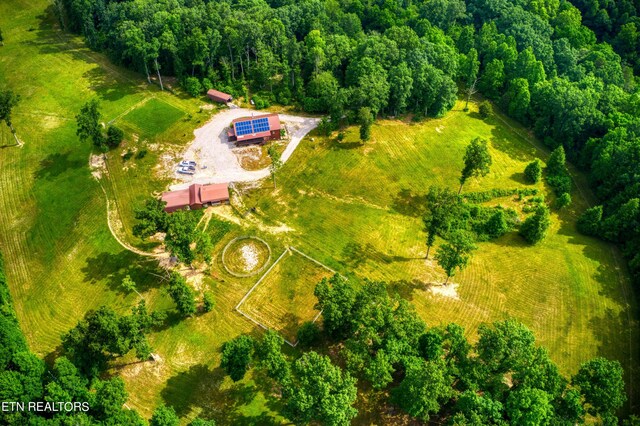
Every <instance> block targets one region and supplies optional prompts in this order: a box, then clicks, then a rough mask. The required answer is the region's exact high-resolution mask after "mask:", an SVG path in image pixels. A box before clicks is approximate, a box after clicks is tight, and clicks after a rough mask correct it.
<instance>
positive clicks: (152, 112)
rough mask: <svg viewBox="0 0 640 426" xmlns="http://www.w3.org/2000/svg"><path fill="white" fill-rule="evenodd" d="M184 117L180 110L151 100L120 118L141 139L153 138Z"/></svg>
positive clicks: (154, 99) (153, 99) (157, 100)
mask: <svg viewBox="0 0 640 426" xmlns="http://www.w3.org/2000/svg"><path fill="white" fill-rule="evenodd" d="M184 115H185V113H184V112H183V111H181V110H180V109H178V108H176V107H174V106H171V105H169V104H168V103H166V102H163V101H161V100H159V99H156V98H152V99H149V100H148V101H147V102H145V103H144V105H140V106H139V107H137V108H135V109H133V110H131V112H129V113H127V114H126V115H125V116H124V117H122V122H124V123H125V126H127V125H128V126H130V127H132V128H133V130H134V131H138V132H140V133H141V136H142V137H145V138H153V137H155V136H157V135H159V134H161V133H162V132H164V131H166V130H167V129H168V128H170V127H171V125H172V124H174V123H175V122H176V121H177V120H179V119H180V118H182V117H183V116H184Z"/></svg>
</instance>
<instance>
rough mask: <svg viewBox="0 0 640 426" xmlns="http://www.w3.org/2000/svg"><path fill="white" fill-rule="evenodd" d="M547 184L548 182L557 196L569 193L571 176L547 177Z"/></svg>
mask: <svg viewBox="0 0 640 426" xmlns="http://www.w3.org/2000/svg"><path fill="white" fill-rule="evenodd" d="M547 182H549V185H550V186H551V187H552V188H553V191H554V192H555V193H556V195H558V196H559V195H562V194H564V193H565V192H571V176H569V175H568V174H559V175H555V176H549V177H548V178H547Z"/></svg>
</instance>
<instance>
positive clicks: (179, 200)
mask: <svg viewBox="0 0 640 426" xmlns="http://www.w3.org/2000/svg"><path fill="white" fill-rule="evenodd" d="M162 201H164V202H165V203H166V205H165V207H164V211H166V212H167V213H173V212H175V211H176V210H183V209H186V210H197V209H201V208H202V207H203V206H204V205H208V204H222V203H224V202H227V201H229V185H228V184H226V183H216V184H211V185H200V184H199V183H194V184H193V185H191V186H189V187H188V188H185V189H180V190H178V191H170V192H164V193H163V194H162Z"/></svg>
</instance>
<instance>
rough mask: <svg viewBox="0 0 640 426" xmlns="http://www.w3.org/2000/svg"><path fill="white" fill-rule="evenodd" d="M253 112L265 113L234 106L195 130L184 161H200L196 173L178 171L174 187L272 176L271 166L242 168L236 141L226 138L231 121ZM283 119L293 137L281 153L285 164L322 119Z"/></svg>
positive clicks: (244, 180)
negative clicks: (234, 142) (258, 168)
mask: <svg viewBox="0 0 640 426" xmlns="http://www.w3.org/2000/svg"><path fill="white" fill-rule="evenodd" d="M252 114H254V115H261V114H263V113H261V112H258V111H254V110H249V109H244V108H231V109H228V110H224V111H222V112H220V113H219V114H216V115H215V116H214V117H212V118H211V120H209V121H208V122H207V123H206V124H205V125H204V126H202V127H200V128H199V129H196V130H195V131H194V134H195V140H194V141H193V143H192V144H191V145H190V146H189V148H187V150H186V151H185V153H184V155H183V158H184V159H185V160H195V161H196V162H197V163H198V166H197V170H196V173H195V174H194V175H192V176H189V175H181V174H179V173H177V172H176V178H177V179H179V180H181V181H182V182H181V183H178V184H175V185H172V186H171V190H176V189H182V188H186V187H187V186H189V185H191V184H192V183H201V184H206V183H223V182H248V181H254V180H259V179H262V178H265V177H267V176H269V169H268V168H265V169H262V170H252V171H250V170H245V169H243V168H242V167H241V166H240V163H238V160H237V158H236V156H235V154H234V153H233V152H232V151H231V150H232V148H234V147H235V146H234V144H233V142H229V140H228V139H227V128H228V127H229V125H230V124H231V121H232V120H234V119H236V118H239V117H247V116H251V115H252ZM280 122H281V123H282V124H283V126H286V127H287V130H288V131H289V132H290V135H289V136H290V137H291V139H290V141H289V144H288V145H287V147H286V148H285V150H284V152H283V153H282V162H283V163H284V162H285V161H287V160H288V159H289V157H291V154H293V151H295V149H296V148H297V146H298V144H299V143H300V141H301V140H302V138H304V136H305V135H306V134H307V133H309V132H310V131H311V130H313V129H314V128H315V127H316V126H317V125H318V123H319V122H320V119H318V118H308V117H297V116H294V115H288V114H280Z"/></svg>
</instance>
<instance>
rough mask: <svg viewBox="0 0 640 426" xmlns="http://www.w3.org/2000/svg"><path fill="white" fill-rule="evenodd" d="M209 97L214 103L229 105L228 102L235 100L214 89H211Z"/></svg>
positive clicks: (208, 93)
mask: <svg viewBox="0 0 640 426" xmlns="http://www.w3.org/2000/svg"><path fill="white" fill-rule="evenodd" d="M207 96H208V97H209V99H211V100H212V101H215V102H222V103H225V104H226V103H227V102H231V101H232V100H233V96H231V95H228V94H226V93H223V92H219V91H217V90H214V89H210V90H209V91H208V92H207Z"/></svg>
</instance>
